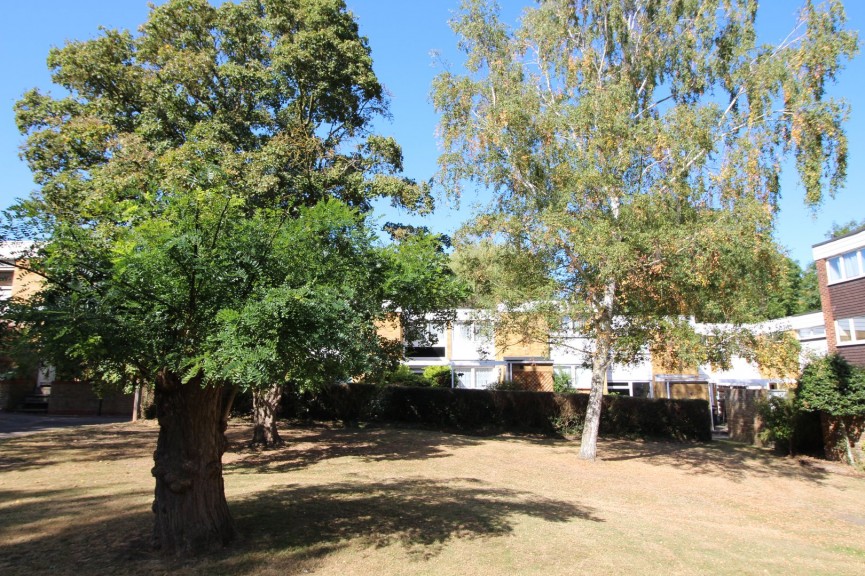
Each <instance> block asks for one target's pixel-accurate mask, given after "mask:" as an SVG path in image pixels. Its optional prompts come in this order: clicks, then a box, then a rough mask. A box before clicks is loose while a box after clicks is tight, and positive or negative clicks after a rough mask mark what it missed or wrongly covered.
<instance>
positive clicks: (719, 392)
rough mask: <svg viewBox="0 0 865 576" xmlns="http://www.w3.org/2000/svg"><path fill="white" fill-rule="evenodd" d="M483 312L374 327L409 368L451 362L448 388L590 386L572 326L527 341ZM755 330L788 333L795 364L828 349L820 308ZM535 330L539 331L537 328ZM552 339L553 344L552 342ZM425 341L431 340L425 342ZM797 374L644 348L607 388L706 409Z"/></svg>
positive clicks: (701, 327)
mask: <svg viewBox="0 0 865 576" xmlns="http://www.w3.org/2000/svg"><path fill="white" fill-rule="evenodd" d="M484 317H485V316H484V313H482V312H480V311H477V310H471V309H461V310H458V311H457V320H456V322H455V323H454V324H453V325H452V326H450V327H448V328H447V329H441V330H430V331H429V334H428V335H427V336H428V337H427V342H423V343H420V342H408V341H405V340H403V339H402V334H401V332H400V329H399V326H398V324H397V323H393V324H392V325H390V326H389V327H388V328H387V329H386V330H384V329H383V330H382V331H380V334H381V335H382V336H384V337H387V338H390V339H393V340H399V341H402V343H403V345H404V346H405V349H406V364H407V365H408V366H409V368H411V369H412V371H414V372H418V373H420V372H423V370H424V369H425V368H427V367H428V366H450V367H451V368H452V369H453V374H454V377H453V385H454V386H455V387H459V388H489V387H493V386H495V385H496V384H497V383H499V382H503V381H509V382H511V383H512V384H513V385H515V386H518V387H520V388H523V389H526V390H537V391H552V390H553V389H554V383H557V384H559V385H560V386H567V387H569V388H572V389H574V390H575V391H582V392H588V390H589V389H590V388H591V370H590V368H588V366H589V363H590V357H589V354H590V351H591V346H592V343H591V340H589V339H588V338H586V337H584V336H582V335H580V334H579V333H578V332H577V331H576V330H575V329H574V328H573V326H571V327H566V330H565V333H558V334H556V335H555V338H549V337H548V338H543V337H538V338H534V339H527V338H526V337H517V336H515V335H513V334H501V333H499V334H496V333H494V330H493V329H492V328H491V325H492V322H491V321H489V319H487V320H486V321H485V319H484ZM694 327H695V329H696V330H697V332H702V333H707V334H708V333H709V332H711V331H712V329H713V328H714V326H713V325H711V324H699V323H694ZM750 328H751V329H752V330H754V331H755V332H783V331H789V332H791V333H792V334H794V335H795V337H796V338H797V339H798V340H799V342H800V344H801V349H802V353H801V356H800V362H801V363H804V362H805V361H806V360H807V358H808V357H810V356H812V355H815V354H818V355H822V354H826V352H827V351H828V349H829V348H828V346H827V339H826V330H825V326H824V318H823V313H821V312H814V313H810V314H802V315H798V316H791V317H787V318H780V319H777V320H772V321H768V322H763V323H760V324H756V325H753V326H751V327H750ZM541 332H542V331H541ZM553 342H555V343H556V344H554V343H553ZM430 343H431V345H430ZM795 377H796V374H776V373H772V372H771V371H769V370H766V369H763V368H761V367H760V366H758V365H757V364H756V363H755V362H752V361H748V360H746V359H745V358H739V357H735V358H733V359H732V363H731V367H730V368H729V369H725V370H722V369H717V368H715V367H712V366H710V365H700V366H680V365H677V366H666V365H664V364H663V363H662V362H660V361H657V360H655V359H653V358H652V357H651V356H650V355H649V354H648V353H647V354H645V355H644V357H643V358H642V359H641V360H640V361H638V362H636V363H634V364H630V365H615V364H614V365H613V366H612V367H611V368H610V369H609V370H608V371H607V382H606V388H607V392H608V393H611V394H621V395H626V396H637V397H650V398H673V399H679V398H700V399H704V400H707V401H709V403H710V405H711V408H712V411H713V412H714V413H716V414H719V415H720V413H721V412H722V410H723V407H722V406H720V402H721V399H722V398H724V397H725V394H724V392H725V389H728V388H749V389H773V388H779V387H783V386H784V385H785V384H788V383H790V382H792V381H793V380H794V379H795Z"/></svg>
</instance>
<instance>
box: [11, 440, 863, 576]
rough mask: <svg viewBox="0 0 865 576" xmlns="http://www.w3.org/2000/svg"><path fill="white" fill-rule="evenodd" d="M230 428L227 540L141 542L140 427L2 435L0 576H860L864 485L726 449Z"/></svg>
mask: <svg viewBox="0 0 865 576" xmlns="http://www.w3.org/2000/svg"><path fill="white" fill-rule="evenodd" d="M248 434H249V430H248V427H247V426H246V425H244V424H242V423H237V424H235V425H233V426H232V427H231V429H230V437H231V438H232V440H233V446H234V447H235V448H233V449H232V450H231V451H230V452H229V453H227V454H226V457H225V461H226V490H227V495H228V499H229V503H230V505H231V508H232V511H233V514H234V516H235V519H236V521H237V525H238V528H239V530H240V532H241V534H242V538H241V540H240V541H239V542H237V543H236V544H235V545H233V546H232V547H231V548H229V549H226V550H225V551H223V552H221V553H220V554H217V555H215V556H211V557H208V558H202V559H197V560H192V561H187V562H177V561H167V560H164V559H161V558H160V557H158V556H157V555H155V554H154V553H153V552H152V551H151V550H150V548H149V529H150V524H151V515H150V511H149V510H150V502H151V491H152V479H151V477H150V473H149V471H150V467H151V460H150V457H151V454H152V450H153V446H154V443H155V438H156V427H155V425H154V424H152V423H138V424H112V425H106V426H93V427H86V428H81V429H77V430H65V431H58V432H48V433H41V434H36V435H32V436H26V437H20V438H13V439H7V440H2V441H0V574H3V575H14V574H28V575H32V574H56V575H75V576H82V575H87V574H136V575H138V574H190V575H191V574H256V575H259V574H262V575H277V574H279V575H282V574H308V573H314V574H323V575H324V574H334V575H336V574H339V575H342V576H350V575H363V576H370V575H374V574H383V575H385V574H386V575H390V574H406V575H408V574H412V575H414V574H430V575H432V574H435V575H441V574H462V575H465V574H468V575H494V574H495V575H498V574H521V575H529V574H539V575H540V574H543V575H544V576H554V575H557V574H636V573H639V574H809V575H810V574H851V575H853V574H856V575H861V574H863V573H865V479H863V478H862V477H861V476H859V475H856V474H854V473H852V472H851V471H850V470H848V469H846V468H844V467H841V466H836V465H831V464H829V463H824V462H819V461H815V460H810V459H788V458H777V457H775V456H772V455H771V454H769V453H767V452H765V451H760V450H756V449H753V448H749V447H744V446H738V445H734V444H729V443H713V444H710V445H680V444H670V443H663V442H633V441H623V440H616V441H610V440H607V441H602V442H601V444H600V447H599V453H600V454H601V455H602V457H603V459H602V460H601V461H598V462H594V463H587V462H581V461H579V460H578V459H577V451H578V446H577V445H576V443H573V442H567V441H564V440H551V439H542V438H531V437H517V436H497V437H484V438H480V437H471V436H461V435H452V434H444V433H437V432H429V431H422V430H406V429H391V428H371V429H365V430H344V429H339V428H331V427H326V426H318V427H298V428H290V429H288V430H286V431H285V433H284V437H285V439H286V440H287V441H288V446H287V447H286V448H284V449H281V450H275V451H266V452H254V451H248V450H246V449H244V448H243V441H244V440H245V438H246V437H247V435H248Z"/></svg>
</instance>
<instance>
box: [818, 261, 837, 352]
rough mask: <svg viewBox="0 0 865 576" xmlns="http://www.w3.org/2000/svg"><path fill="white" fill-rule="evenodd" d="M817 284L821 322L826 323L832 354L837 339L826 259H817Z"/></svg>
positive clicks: (827, 343)
mask: <svg viewBox="0 0 865 576" xmlns="http://www.w3.org/2000/svg"><path fill="white" fill-rule="evenodd" d="M815 264H816V265H817V286H818V287H819V289H820V305H821V307H822V309H823V322H824V323H825V324H826V345H827V346H828V347H829V354H834V353H835V352H836V351H837V350H836V349H837V345H836V344H835V343H836V342H837V341H838V340H837V338H836V337H835V317H834V315H833V314H832V296H831V295H830V294H829V286H828V283H829V276H828V275H827V273H826V260H825V259H823V260H817V262H815Z"/></svg>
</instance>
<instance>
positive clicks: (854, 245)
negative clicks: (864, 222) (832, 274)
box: [811, 227, 865, 261]
mask: <svg viewBox="0 0 865 576" xmlns="http://www.w3.org/2000/svg"><path fill="white" fill-rule="evenodd" d="M862 247H865V227H863V228H860V229H858V230H854V231H853V232H850V233H849V234H844V235H843V236H839V237H838V238H833V239H831V240H827V241H826V242H821V243H820V244H815V245H814V246H813V248H811V253H812V254H813V256H814V260H815V261H817V260H825V259H826V258H832V257H833V256H838V255H840V254H845V253H847V252H851V251H853V250H858V249H859V248H862Z"/></svg>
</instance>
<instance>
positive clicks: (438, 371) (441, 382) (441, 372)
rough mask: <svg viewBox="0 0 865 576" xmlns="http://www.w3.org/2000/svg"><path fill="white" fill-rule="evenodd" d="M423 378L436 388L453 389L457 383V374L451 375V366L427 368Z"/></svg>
mask: <svg viewBox="0 0 865 576" xmlns="http://www.w3.org/2000/svg"><path fill="white" fill-rule="evenodd" d="M423 377H424V378H426V379H427V381H429V385H430V386H433V387H434V388H452V387H453V384H454V383H456V381H457V377H456V374H451V367H450V366H427V367H426V368H425V369H424V371H423Z"/></svg>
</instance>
